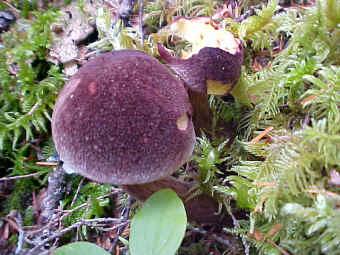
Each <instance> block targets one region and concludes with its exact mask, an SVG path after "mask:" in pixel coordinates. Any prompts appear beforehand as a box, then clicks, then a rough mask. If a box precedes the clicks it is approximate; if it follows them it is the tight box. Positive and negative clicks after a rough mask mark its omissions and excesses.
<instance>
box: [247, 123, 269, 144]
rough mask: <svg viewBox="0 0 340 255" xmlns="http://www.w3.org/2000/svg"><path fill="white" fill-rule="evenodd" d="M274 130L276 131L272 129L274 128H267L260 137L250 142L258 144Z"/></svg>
mask: <svg viewBox="0 0 340 255" xmlns="http://www.w3.org/2000/svg"><path fill="white" fill-rule="evenodd" d="M273 129H274V127H272V126H270V127H267V128H266V129H265V130H263V131H262V132H261V133H260V134H259V135H258V136H256V137H254V138H253V139H252V140H251V141H250V142H251V143H258V142H259V141H260V140H261V139H262V138H263V137H265V136H266V135H267V134H268V133H269V132H270V131H272V130H273Z"/></svg>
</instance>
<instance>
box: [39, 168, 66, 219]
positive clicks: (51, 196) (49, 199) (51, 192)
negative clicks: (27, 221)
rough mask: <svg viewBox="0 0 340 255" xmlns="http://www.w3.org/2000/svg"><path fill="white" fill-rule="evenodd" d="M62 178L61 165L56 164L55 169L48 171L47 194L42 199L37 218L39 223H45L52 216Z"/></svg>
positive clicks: (60, 189)
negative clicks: (40, 209)
mask: <svg viewBox="0 0 340 255" xmlns="http://www.w3.org/2000/svg"><path fill="white" fill-rule="evenodd" d="M64 180H65V172H64V170H63V168H62V166H57V167H56V168H55V170H53V171H52V172H50V175H49V177H48V188H47V195H46V197H45V199H44V200H43V205H44V208H43V210H42V212H41V214H40V218H39V220H38V222H39V224H41V225H45V224H46V223H47V222H48V221H49V220H50V219H52V218H54V216H55V215H54V209H55V208H56V207H57V204H58V202H59V201H60V198H61V195H62V192H61V191H62V186H63V183H64Z"/></svg>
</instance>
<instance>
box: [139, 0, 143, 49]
mask: <svg viewBox="0 0 340 255" xmlns="http://www.w3.org/2000/svg"><path fill="white" fill-rule="evenodd" d="M138 5H139V12H138V28H139V35H140V44H141V46H142V47H143V43H144V31H143V12H144V1H143V0H138Z"/></svg>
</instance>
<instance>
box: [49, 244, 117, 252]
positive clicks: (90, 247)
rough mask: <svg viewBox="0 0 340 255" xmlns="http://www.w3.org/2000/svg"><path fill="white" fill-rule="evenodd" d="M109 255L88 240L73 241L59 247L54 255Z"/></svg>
mask: <svg viewBox="0 0 340 255" xmlns="http://www.w3.org/2000/svg"><path fill="white" fill-rule="evenodd" d="M84 254H86V255H110V253H108V252H107V251H105V250H104V249H103V248H100V247H99V246H97V245H95V244H93V243H89V242H75V243H70V244H67V245H64V246H62V247H59V248H58V249H56V250H55V252H54V255H84Z"/></svg>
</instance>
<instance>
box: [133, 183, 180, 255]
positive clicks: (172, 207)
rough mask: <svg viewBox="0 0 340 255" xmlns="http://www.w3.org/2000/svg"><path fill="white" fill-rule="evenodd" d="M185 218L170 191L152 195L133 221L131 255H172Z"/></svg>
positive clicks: (178, 201) (174, 194)
mask: <svg viewBox="0 0 340 255" xmlns="http://www.w3.org/2000/svg"><path fill="white" fill-rule="evenodd" d="M186 224H187V216H186V213H185V209H184V205H183V202H182V201H181V199H180V198H179V197H178V196H177V194H176V193H175V192H174V191H172V190H171V189H164V190H160V191H158V192H156V193H154V194H153V195H152V196H151V197H150V198H149V199H148V200H146V202H145V203H144V205H143V207H142V209H141V210H140V211H139V212H138V213H137V214H136V215H135V216H134V217H133V219H132V222H131V231H130V241H129V243H130V252H131V254H132V255H145V254H147V255H173V254H175V252H176V251H177V249H178V247H179V246H180V244H181V242H182V239H183V237H184V233H185V228H186Z"/></svg>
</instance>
